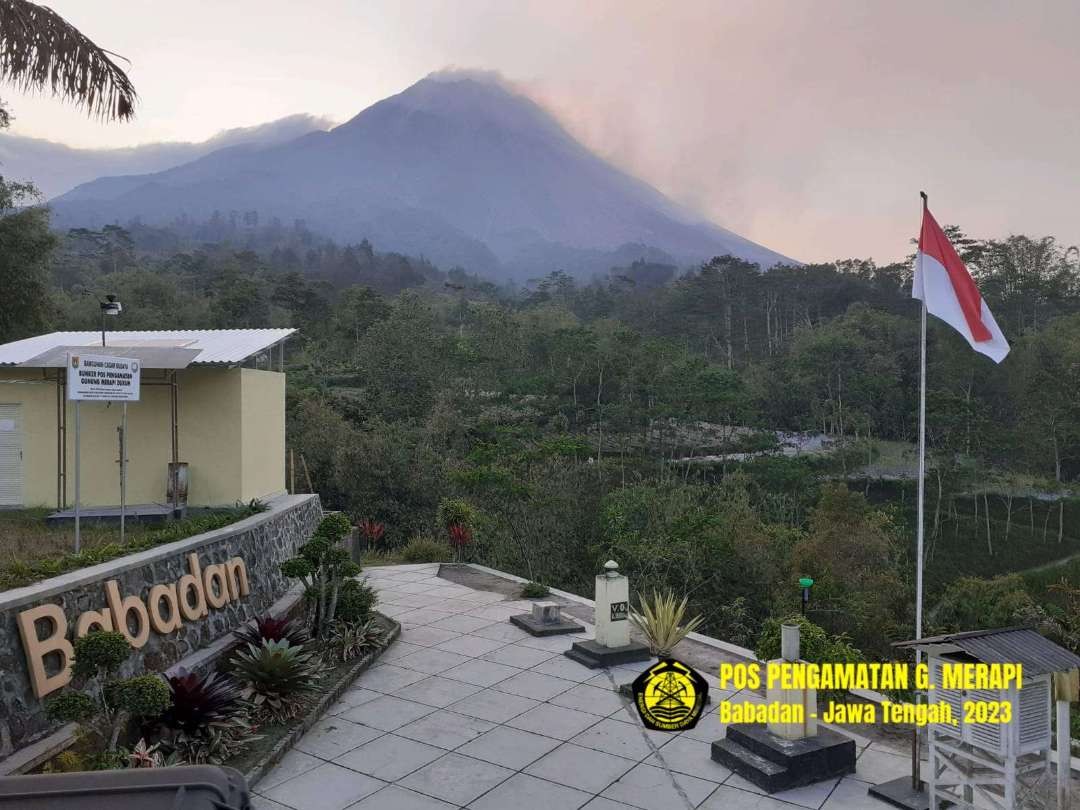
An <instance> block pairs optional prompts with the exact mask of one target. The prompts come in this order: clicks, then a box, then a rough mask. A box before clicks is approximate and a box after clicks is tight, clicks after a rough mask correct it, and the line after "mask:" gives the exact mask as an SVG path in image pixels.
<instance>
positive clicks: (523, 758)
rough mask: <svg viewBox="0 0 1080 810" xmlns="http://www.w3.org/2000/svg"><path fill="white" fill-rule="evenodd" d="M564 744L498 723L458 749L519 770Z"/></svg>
mask: <svg viewBox="0 0 1080 810" xmlns="http://www.w3.org/2000/svg"><path fill="white" fill-rule="evenodd" d="M560 744H561V743H560V742H559V741H558V740H553V739H551V738H550V737H542V736H540V735H539V734H533V733H531V732H528V731H521V730H519V729H516V728H507V727H506V726H497V727H496V728H493V729H491V731H488V732H487V733H485V734H481V735H480V736H479V737H477V738H476V739H475V740H473V741H472V742H470V743H467V744H465V745H463V746H461V748H459V749H457V752H458V753H459V754H466V755H468V756H470V757H476V758H477V759H482V760H484V762H493V763H495V764H496V765H502V766H503V767H504V768H513V769H514V770H515V771H519V770H521V769H522V768H524V767H526V766H527V765H530V764H531V763H533V762H535V761H536V760H538V759H539V758H540V757H542V756H543V755H544V754H546V753H547V752H548V751H551V750H553V749H554V748H556V747H557V746H559V745H560Z"/></svg>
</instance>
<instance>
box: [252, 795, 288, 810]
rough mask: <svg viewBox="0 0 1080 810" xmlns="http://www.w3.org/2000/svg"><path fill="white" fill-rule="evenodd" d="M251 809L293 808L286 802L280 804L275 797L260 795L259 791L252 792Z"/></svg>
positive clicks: (285, 809) (276, 809)
mask: <svg viewBox="0 0 1080 810" xmlns="http://www.w3.org/2000/svg"><path fill="white" fill-rule="evenodd" d="M251 810H292V808H291V807H287V806H286V805H284V804H278V803H277V802H275V801H274V800H273V799H268V798H266V797H265V796H260V795H259V794H258V793H252V794H251Z"/></svg>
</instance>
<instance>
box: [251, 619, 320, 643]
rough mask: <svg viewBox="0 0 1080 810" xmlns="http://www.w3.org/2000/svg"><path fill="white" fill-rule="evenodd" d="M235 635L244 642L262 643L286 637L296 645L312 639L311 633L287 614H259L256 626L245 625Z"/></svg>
mask: <svg viewBox="0 0 1080 810" xmlns="http://www.w3.org/2000/svg"><path fill="white" fill-rule="evenodd" d="M234 635H235V636H236V637H237V638H238V639H240V641H241V642H243V643H244V644H255V645H259V644H262V643H263V642H264V641H281V640H282V639H285V640H286V641H288V642H289V643H290V644H292V645H293V646H294V647H297V646H299V645H301V644H307V643H308V642H309V641H311V633H309V632H308V630H307V628H306V627H304V626H303V625H302V624H300V623H299V622H298V621H295V620H292V619H289V618H287V617H285V616H279V617H274V616H270V615H266V616H259V617H258V618H257V619H255V626H254V627H252V626H251V625H250V624H245V625H243V626H242V627H241V628H240V629H239V630H236V631H234Z"/></svg>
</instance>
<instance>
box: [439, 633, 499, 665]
mask: <svg viewBox="0 0 1080 810" xmlns="http://www.w3.org/2000/svg"><path fill="white" fill-rule="evenodd" d="M440 629H442V628H440ZM505 646H506V642H505V641H499V640H498V639H493V638H482V637H481V636H458V637H457V638H452V639H449V640H447V641H444V642H442V643H441V644H436V645H435V649H437V650H447V651H448V652H455V653H459V654H461V655H468V656H471V657H473V658H476V657H478V656H481V655H484V654H485V653H489V652H492V651H493V650H497V649H499V648H500V647H505Z"/></svg>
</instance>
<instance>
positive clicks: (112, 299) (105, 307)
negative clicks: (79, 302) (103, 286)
mask: <svg viewBox="0 0 1080 810" xmlns="http://www.w3.org/2000/svg"><path fill="white" fill-rule="evenodd" d="M123 311H124V308H123V307H122V306H121V305H120V302H119V301H118V300H116V296H115V295H106V296H105V300H104V301H102V302H101V314H102V315H119V314H120V313H121V312H123Z"/></svg>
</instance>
